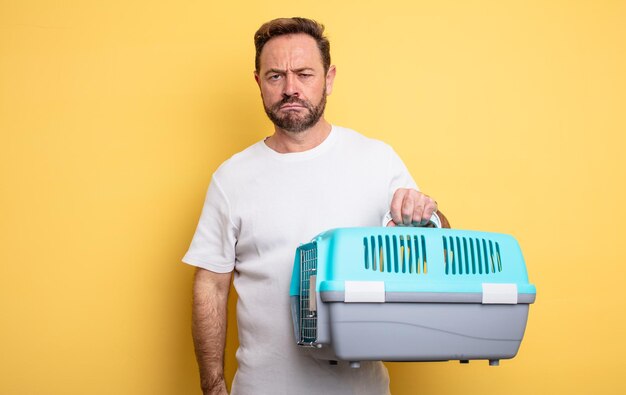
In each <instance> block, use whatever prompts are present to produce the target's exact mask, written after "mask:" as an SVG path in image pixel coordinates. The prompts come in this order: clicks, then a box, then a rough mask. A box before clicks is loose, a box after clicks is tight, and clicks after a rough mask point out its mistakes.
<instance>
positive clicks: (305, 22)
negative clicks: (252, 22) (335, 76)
mask: <svg viewBox="0 0 626 395" xmlns="http://www.w3.org/2000/svg"><path fill="white" fill-rule="evenodd" d="M298 33H304V34H308V35H309V36H311V37H313V38H314V39H315V41H316V42H317V47H318V48H319V50H320V54H321V55H322V64H323V65H324V72H325V73H326V72H328V69H329V68H330V42H329V41H328V38H326V37H325V36H324V25H322V24H321V23H318V22H316V21H314V20H312V19H307V18H298V17H294V18H278V19H274V20H271V21H269V22H266V23H264V24H263V25H262V26H261V27H260V28H259V30H257V31H256V33H255V34H254V46H255V48H256V56H255V58H254V67H255V68H256V71H259V60H260V58H261V51H262V50H263V47H264V46H265V44H266V43H267V42H268V41H269V40H271V39H272V38H274V37H278V36H282V35H286V34H298Z"/></svg>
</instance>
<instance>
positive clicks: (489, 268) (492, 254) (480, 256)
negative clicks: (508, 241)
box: [443, 236, 502, 275]
mask: <svg viewBox="0 0 626 395" xmlns="http://www.w3.org/2000/svg"><path fill="white" fill-rule="evenodd" d="M501 258H502V257H501V255H500V245H499V244H498V243H497V242H494V241H493V240H486V239H474V238H471V237H452V236H447V237H446V236H444V237H443V261H444V265H445V273H446V274H449V275H467V274H495V273H499V272H501V271H502V259H501Z"/></svg>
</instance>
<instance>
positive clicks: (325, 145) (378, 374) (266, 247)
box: [183, 126, 417, 395]
mask: <svg viewBox="0 0 626 395" xmlns="http://www.w3.org/2000/svg"><path fill="white" fill-rule="evenodd" d="M401 187H402V188H416V189H417V186H416V185H415V182H414V181H413V179H412V178H411V175H410V174H409V172H408V170H407V169H406V167H405V166H404V164H403V163H402V161H401V160H400V158H399V157H398V156H397V155H396V153H395V152H394V151H393V149H392V148H391V147H389V146H388V145H386V144H384V143H382V142H380V141H376V140H372V139H369V138H367V137H365V136H363V135H361V134H359V133H357V132H355V131H353V130H350V129H346V128H342V127H338V126H333V128H332V131H331V133H330V135H329V136H328V137H327V138H326V139H325V140H324V141H323V142H322V143H321V144H320V145H318V146H317V147H315V148H313V149H311V150H308V151H304V152H298V153H288V154H280V153H278V152H276V151H274V150H272V149H271V148H269V147H268V146H267V145H266V144H265V143H264V142H263V141H260V142H258V143H256V144H254V145H252V146H251V147H249V148H247V149H246V150H244V151H242V152H240V153H238V154H236V155H234V156H233V157H232V158H230V159H229V160H227V161H226V162H224V163H223V164H222V165H221V166H220V167H219V169H218V170H217V171H216V172H215V174H213V179H212V181H211V184H210V186H209V190H208V192H207V196H206V201H205V203H204V208H203V210H202V215H201V217H200V221H199V224H198V228H197V230H196V233H195V235H194V237H193V240H192V242H191V246H190V248H189V251H188V252H187V254H186V255H185V257H184V258H183V261H184V262H185V263H188V264H190V265H194V266H198V267H201V268H204V269H208V270H211V271H214V272H219V273H226V272H230V271H232V270H234V271H235V272H234V286H235V289H236V290H237V294H238V295H239V299H238V302H237V322H238V327H239V349H238V350H237V361H238V363H239V368H238V371H237V373H236V375H235V379H234V381H233V385H232V394H233V395H236V394H240V395H264V394H268V395H281V394H285V395H293V394H299V395H307V394H311V395H313V394H314V395H318V394H324V395H334V394H337V395H347V394H355V395H356V394H358V395H367V394H372V395H381V394H387V393H388V392H389V389H388V386H389V377H388V374H387V371H386V369H385V367H384V365H383V364H382V363H380V362H363V363H362V364H361V367H360V368H359V369H353V368H350V367H349V366H348V364H347V363H346V362H340V363H339V364H338V365H330V364H329V363H328V361H322V360H316V359H313V358H312V357H310V356H309V355H308V354H306V353H305V352H304V351H305V350H302V349H300V348H299V346H297V345H296V340H295V338H294V335H293V329H292V321H291V313H290V304H289V303H290V302H289V285H290V280H291V273H292V268H293V262H294V254H295V250H296V248H297V247H298V245H300V244H301V243H305V242H308V241H310V240H311V239H312V238H313V237H314V236H315V235H317V234H318V233H320V232H322V231H325V230H327V229H331V228H337V227H348V226H380V225H381V219H382V218H383V216H384V215H385V213H386V212H387V211H388V210H389V205H390V203H391V198H392V196H393V193H394V192H395V190H396V189H397V188H401Z"/></svg>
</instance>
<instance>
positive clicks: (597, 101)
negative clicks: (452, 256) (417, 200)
mask: <svg viewBox="0 0 626 395" xmlns="http://www.w3.org/2000/svg"><path fill="white" fill-rule="evenodd" d="M293 15H303V16H309V17H312V18H317V19H319V20H321V21H322V22H323V23H325V24H326V25H327V31H328V34H329V36H330V38H331V43H332V54H333V63H334V64H336V65H337V69H338V74H337V79H336V85H335V91H334V92H333V95H332V96H331V97H330V98H329V105H328V111H327V117H328V119H329V120H331V121H332V122H333V123H336V124H339V125H343V126H348V127H351V128H354V129H357V130H359V131H361V132H362V133H364V134H366V135H368V136H372V137H375V138H379V139H382V140H384V141H386V142H388V143H390V144H391V145H392V146H394V147H395V149H396V150H397V151H398V152H399V154H400V155H401V156H402V158H403V159H404V161H405V162H406V164H407V166H408V167H409V169H410V170H411V172H412V173H413V175H414V177H415V178H416V180H417V182H418V184H419V185H420V186H421V188H422V189H423V190H424V191H426V192H427V193H429V194H431V195H433V196H435V197H436V199H437V200H438V201H439V204H440V207H441V208H442V210H443V211H444V212H445V213H446V214H447V215H448V217H449V218H450V220H451V222H452V224H453V226H455V227H458V228H465V229H478V230H489V231H495V232H505V233H511V234H513V235H514V236H516V237H517V238H518V240H519V242H520V243H521V245H522V249H523V251H524V253H525V257H526V260H527V265H528V270H529V273H530V277H531V281H532V282H533V283H535V284H536V286H537V289H538V297H537V302H536V303H535V304H534V305H533V306H532V307H531V312H530V318H529V322H528V326H527V331H526V336H525V338H524V341H523V343H522V347H521V349H520V353H519V355H518V356H517V357H516V358H515V359H513V360H509V361H503V362H502V364H501V366H500V367H498V368H491V367H489V366H487V363H486V362H473V363H470V364H469V365H459V364H458V363H454V362H449V363H422V364H417V363H407V364H400V363H394V364H388V366H389V367H390V373H391V377H392V391H393V393H394V394H395V395H398V394H417V393H420V394H466V395H469V394H500V393H507V394H525V393H561V394H588V393H602V394H611V393H613V394H618V393H624V392H625V391H626V384H625V383H624V379H623V370H624V367H625V364H624V356H625V355H626V341H625V340H624V338H625V334H626V320H625V319H624V312H625V311H626V303H625V301H626V296H625V292H624V284H623V283H624V280H625V279H626V261H625V260H624V256H625V254H624V251H623V250H622V248H624V244H625V243H624V241H625V240H624V235H625V232H624V230H623V229H624V225H623V224H624V223H625V221H626V209H625V208H624V207H625V204H624V201H625V200H626V192H625V187H624V181H625V179H626V177H625V174H624V173H625V171H624V170H625V169H626V154H625V153H624V150H625V148H626V144H625V143H626V141H625V140H626V139H625V137H624V134H625V132H626V116H625V110H626V23H625V22H624V21H625V20H626V6H625V3H624V2H623V1H622V2H619V1H591V0H590V1H527V2H523V1H522V2H506V1H504V2H502V1H462V2H434V1H405V2H401V1H400V2H399V1H347V2H342V1H337V0H334V1H325V0H323V1H316V2H294V1H283V0H277V1H272V2H252V1H250V2H242V3H238V2H217V1H171V2H165V1H147V0H131V1H128V0H125V1H121V0H116V1H63V2H59V1H9V0H1V1H0V131H1V140H0V177H1V190H0V218H1V221H0V237H1V239H0V240H1V248H0V265H1V266H0V314H1V320H2V321H1V323H0V342H1V347H0V393H1V394H86V393H88V394H190V393H198V376H197V372H196V365H195V360H194V356H193V349H192V341H191V335H190V329H189V327H190V324H189V316H190V286H191V278H192V273H193V270H192V268H190V267H187V266H185V265H183V264H182V263H180V258H181V257H182V255H183V254H184V253H185V251H186V248H187V246H188V244H189V241H190V239H191V236H192V234H193V231H194V229H195V225H196V222H197V219H198V216H199V214H200V209H201V207H202V202H203V199H204V193H205V191H206V188H207V185H208V182H209V179H210V176H211V174H212V172H213V171H214V170H215V169H216V168H217V166H218V165H219V164H220V163H221V162H222V161H223V160H225V159H227V158H228V157H229V156H230V155H232V154H233V153H235V152H237V151H239V150H241V149H243V148H245V147H246V146H248V145H250V144H252V143H254V142H255V141H257V140H259V139H261V138H263V137H264V136H266V135H268V134H269V133H270V132H271V125H270V124H269V123H268V121H267V120H266V119H265V114H264V113H263V111H262V108H261V103H260V98H259V94H258V91H257V87H256V85H255V83H254V80H253V76H252V70H253V55H254V54H253V50H254V49H253V43H252V35H253V33H254V31H255V30H256V28H257V27H258V26H259V25H260V24H261V23H262V22H264V21H266V20H269V19H272V18H274V17H278V16H293ZM303 241H304V240H303ZM231 306H232V300H231ZM231 324H232V318H231ZM229 334H230V335H231V336H230V338H229V342H228V350H227V375H228V380H229V381H230V380H231V378H232V375H233V372H234V369H235V362H234V349H235V345H236V343H235V342H236V339H234V337H233V336H234V335H235V332H234V326H233V325H231V330H230V331H229ZM277 379H279V378H277Z"/></svg>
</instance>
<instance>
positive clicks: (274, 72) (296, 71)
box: [264, 67, 315, 75]
mask: <svg viewBox="0 0 626 395" xmlns="http://www.w3.org/2000/svg"><path fill="white" fill-rule="evenodd" d="M314 70H315V69H313V67H301V68H299V69H293V70H291V71H293V72H294V73H301V72H303V71H314ZM286 72H287V71H286V70H282V69H269V70H267V71H266V72H265V73H264V75H268V74H285V73H286Z"/></svg>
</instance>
